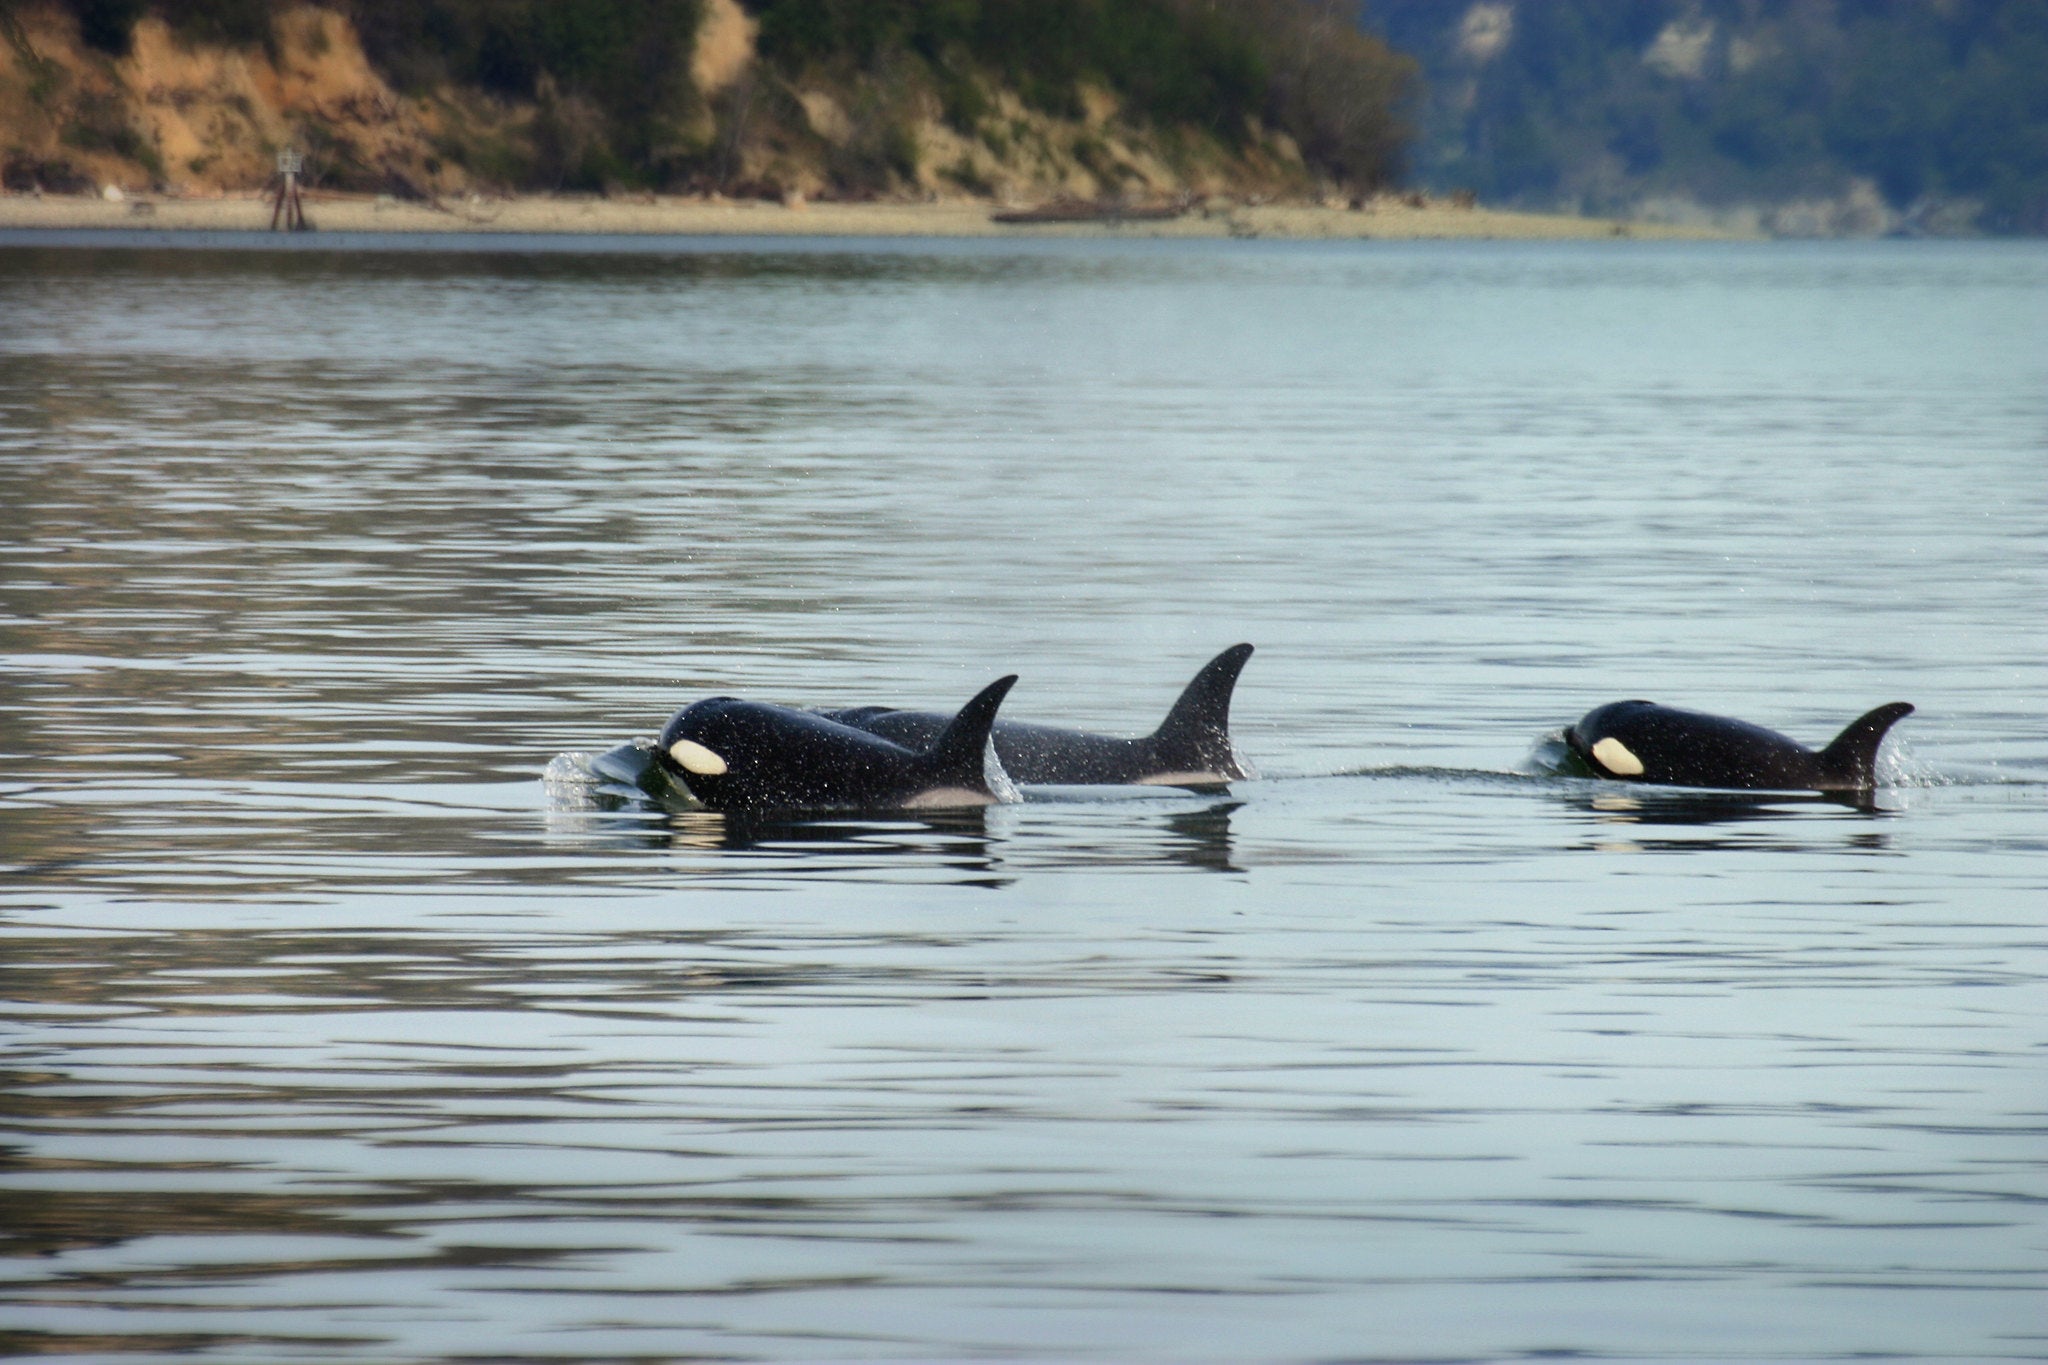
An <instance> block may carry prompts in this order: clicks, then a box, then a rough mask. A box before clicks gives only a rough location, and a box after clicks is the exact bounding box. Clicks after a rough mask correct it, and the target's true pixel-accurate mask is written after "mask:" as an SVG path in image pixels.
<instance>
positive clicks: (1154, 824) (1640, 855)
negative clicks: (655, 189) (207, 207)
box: [0, 234, 2048, 1362]
mask: <svg viewBox="0 0 2048 1365" xmlns="http://www.w3.org/2000/svg"><path fill="white" fill-rule="evenodd" d="M164 240H166V239H153V238H150V237H147V236H140V235H138V236H131V237H121V238H90V237H83V236H80V237H71V238H59V239H49V238H38V237H34V236H30V235H25V234H15V235H12V236H9V237H7V238H5V239H4V241H0V1002H4V1003H0V1011H4V1013H0V1354H11V1355H19V1356H32V1355H37V1354H63V1355H68V1356H72V1357H74V1358H80V1359H102V1360H120V1361H129V1360H136V1361H139V1360H163V1361H170V1360H180V1361H194V1360H198V1361H389V1360H450V1361H453V1360H479V1361H480V1360H490V1361H568V1360H576V1361H592V1360H604V1361H618V1360H670V1359H685V1358H687V1359H697V1358H715V1359H732V1360H757V1359H758V1360H792V1359H802V1360H838V1359H852V1358H872V1359H927V1358H933V1357H959V1356H984V1357H1001V1356H1009V1357H1018V1358H1028V1359H1059V1360H1084V1359H1115V1360H1134V1361H1174V1360H1218V1361H1222V1360H1230V1361H1335V1360H1352V1361H1372V1360H1387V1361H1393V1360H1404V1361H1446V1362H1448V1361H1479V1360H1488V1361H1493V1360H1503V1361H1505V1360H1520V1359H1532V1358H1545V1359H1550V1358H1570V1359H1583V1360H1644V1359H1649V1360H1670V1361H1677V1360H1741V1361H1794V1360H1797V1361H1810V1360H1827V1359H1846V1358H1851V1357H1855V1358H1886V1359H1897V1360H1906V1361H1961V1360H2041V1359H2048V1292H2044V1291H2048V246H2044V245H2043V244H2041V243H1933V242H1881V243H1865V244H1844V243H1703V244H1654V243H1634V242H1610V243H1588V244H1562V245H1536V244H1487V243H1419V244H1391V243H1355V244H1297V245H1289V244H1279V243H1263V242H1221V243H1218V242H1199V243H1195V242H1189V243H1178V242H1176V243H1166V242H1145V241H1071V240H1069V241H1058V242H1017V241H992V242H972V243H943V242H862V241H841V242H822V241H820V242H746V241H728V242H714V243H691V242H687V241H676V240H669V241H661V240H647V241H636V242H630V243H623V244H622V243H616V242H612V243H606V242H599V241H574V240H569V241H554V242H539V241H510V240H491V239H468V240H465V239H440V240H438V241H432V242H428V241H394V240H389V239H382V240H380V239H355V240H351V239H346V238H341V237H335V236H329V237H315V238H313V239H311V240H309V241H307V240H295V241H293V242H291V243H290V244H289V246H288V248H273V247H272V245H271V244H270V243H267V242H264V241H262V240H261V239H257V240H255V241H253V242H252V241H250V240H228V239H222V240H218V241H214V242H212V243H211V244H205V243H204V241H203V240H202V244H201V245H197V246H195V245H193V244H192V241H193V240H194V239H185V240H186V244H185V245H183V246H178V247H175V248H173V247H170V246H167V245H165V244H164ZM1239 640H1246V641H1250V642H1252V643H1253V644H1255V645H1256V646H1257V653H1256V654H1255V655H1254V656H1253V657H1252V660H1251V662H1250V664H1249V666H1248V667H1247V668H1246V670H1245V673H1244V677H1243V681H1242V683H1241V685H1240V687H1239V690H1238V694H1237V698H1236V703H1235V709H1234V719H1235V731H1236V738H1237V743H1238V746H1239V748H1240V749H1241V750H1243V752H1244V753H1245V755H1246V756H1247V757H1248V758H1249V759H1250V760H1251V761H1252V762H1253V763H1254V764H1255V765H1256V767H1257V769H1258V772H1259V776H1257V777H1256V778H1254V779H1251V780H1245V781H1239V782H1235V783H1232V784H1231V785H1230V787H1229V789H1228V790H1227V791H1224V792H1185V791H1180V790H1177V789H1130V788H1114V789H1103V790H1097V791H1089V790H1084V789H1058V790H1027V792H1026V796H1027V798H1028V799H1027V800H1025V801H1024V802H1023V803H1022V804H1018V805H1009V806H1000V807H996V808H993V809H991V810H988V811H987V812H985V813H981V814H966V815H943V816H930V817H922V818H910V817H904V816H891V815H887V814H876V815H862V814H849V815H846V816H843V817H838V818H832V819H824V820H812V821H795V822H775V823H761V822H751V821H739V820H733V819H728V818H727V817H724V816H720V815H716V814H712V813H708V812H702V811H671V810H668V809H664V808H661V807H659V806H657V805H655V804H654V803H651V802H648V801H644V800H636V799H634V797H633V795H632V794H631V793H630V792H621V791H619V790H617V789H616V788H615V787H613V786H608V785H607V784H605V783H604V782H602V781H599V780H597V778H595V777H594V776H593V774H592V771H591V769H590V766H589V756H590V755H594V754H598V753H601V752H603V751H604V750H606V749H609V748H611V747H613V746H615V745H618V744H621V743H624V742H627V741H630V740H632V739H634V738H636V737H644V736H648V735H652V734H653V733H655V732H656V731H657V730H658V729H659V728H660V727H661V724H662V722H663V721H664V719H665V718H666V717H667V716H668V715H669V713H670V712H672V711H673V710H674V709H676V708H677V707H679V706H681V705H683V704H685V703H686V702H688V701H690V700H692V699H695V698H698V697H702V696H707V695H712V694H715V693H731V694H736V695H740V696H746V697H752V698H758V699H762V700H770V701H780V702H789V703H796V704H804V705H838V706H845V705H854V704H860V703H868V702H880V703H895V704H904V705H915V706H918V707H922V708H926V709H939V710H950V709H951V708H953V707H955V706H958V705H959V704H960V703H961V702H963V701H965V700H966V698H967V697H968V696H970V695H971V694H972V693H973V692H975V691H976V690H977V689H978V688H980V687H981V686H982V685H983V684H985V683H986V682H988V681H989V680H990V679H992V678H994V677H996V676H998V675H1000V674H1003V673H1008V672H1013V671H1014V672H1017V673H1019V674H1021V675H1022V681H1021V682H1020V683H1019V684H1018V686H1017V688H1016V690H1015V691H1014V692H1013V693H1012V694H1011V697H1010V699H1009V701H1008V702H1007V703H1006V713H1007V714H1010V715H1012V716H1014V717H1016V718H1019V719H1029V720H1039V721H1049V722H1055V723H1061V724H1068V725H1074V726H1082V727H1087V728H1092V729H1099V730H1104V731H1109V732H1116V733H1136V732H1140V731H1144V730H1149V729H1150V728H1151V727H1152V726H1153V725H1155V724H1156V723H1157V722H1158V720H1159V718H1160V717H1161V716H1162V715H1163V714H1164V712H1165V709H1166V707H1167V705H1168V704H1169V703H1170V702H1171V700H1172V699H1173V697H1174V695H1175V693H1176V692H1177V691H1178V689H1179V688H1180V687H1181V685H1182V684H1183V683H1184V682H1185V681H1186V680H1187V678H1188V677H1189V675H1190V674H1192V672H1193V671H1194V669H1195V668H1196V667H1197V666H1198V665H1199V664H1200V663H1201V662H1202V661H1203V660H1205V659H1207V658H1208V657H1209V656H1211V655H1212V654H1214V653H1215V652H1216V651H1217V650H1219V649H1221V648H1223V647H1224V646H1226V645H1229V644H1231V643H1233V642H1235V641H1239ZM1624 697H1648V698H1652V699H1655V700H1659V701H1663V702H1667V703H1670V704H1674V705H1679V706H1686V707H1690V708H1693V709H1699V710H1706V711H1713V712H1719V713H1725V714H1730V715H1736V716H1740V717H1743V718H1745V719H1748V720H1751V721H1754V722H1757V723H1761V724H1765V725H1769V726H1771V727H1773V728H1776V729H1780V730H1783V731H1785V732H1787V733H1789V734H1791V735H1793V736H1794V737H1796V738H1798V739H1800V740H1802V741H1804V742H1806V743H1809V744H1820V743H1823V742H1825V741H1826V740H1827V739H1829V738H1830V737H1832V736H1833V734H1834V733H1835V731H1836V730H1837V729H1839V728H1840V727H1841V726H1842V725H1843V724H1845V723H1846V722H1847V721H1848V720H1849V719H1850V718H1851V717H1853V716H1855V715H1856V714H1858V713H1860V712H1862V711H1864V710H1865V709H1867V708H1869V707H1871V706H1875V705H1877V704H1878V703H1881V702H1886V701H1892V700H1906V701H1911V702H1913V703H1915V704H1916V705H1917V707H1918V708H1919V709H1918V711H1917V713H1916V714H1915V715H1913V716H1912V717H1910V718H1909V719H1908V720H1906V721H1905V722H1903V723H1902V724H1901V725H1900V726H1899V728H1898V730H1897V731H1896V732H1895V738H1894V739H1893V740H1892V741H1891V743H1890V745H1889V746H1888V748H1887V751H1886V755H1885V760H1884V778H1885V786H1884V787H1883V788H1882V789H1881V790H1880V791H1879V792H1878V793H1877V799H1876V801H1875V803H1874V806H1875V808H1873V809H1863V808H1857V807H1856V806H1854V805H1851V804H1844V803H1838V802H1829V801H1821V800H1814V799H1807V798H1799V797H1794V796H1775V797H1749V798H1734V797H1729V796H1726V795H1721V796H1715V795H1708V794H1701V793H1685V792H1678V791H1671V790H1656V789H1647V788H1642V787H1632V786H1628V785H1625V784H1617V783H1606V782H1596V781H1590V780H1582V779H1577V778H1571V777H1564V776H1556V775H1552V774H1550V773H1548V772H1546V771H1545V770H1544V768H1545V756H1546V753H1548V752H1551V751H1553V750H1554V745H1552V744H1550V743H1548V740H1549V737H1552V736H1554V735H1555V734H1556V732H1557V731H1558V730H1559V728H1560V727H1562V726H1564V725H1566V724H1568V723H1569V722H1571V721H1572V720H1574V719H1576V718H1577V717H1578V716H1579V715H1581V714H1582V713H1584V712H1585V711H1587V710H1588V709H1590V708H1591V707H1593V706H1595V705H1598V704H1600V703H1603V702H1607V701H1612V700H1616V699H1619V698H1624Z"/></svg>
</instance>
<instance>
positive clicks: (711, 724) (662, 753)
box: [654, 697, 749, 807]
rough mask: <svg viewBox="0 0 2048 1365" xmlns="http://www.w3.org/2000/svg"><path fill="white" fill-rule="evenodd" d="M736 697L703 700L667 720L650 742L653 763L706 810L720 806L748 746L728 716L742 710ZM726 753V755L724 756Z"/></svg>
mask: <svg viewBox="0 0 2048 1365" xmlns="http://www.w3.org/2000/svg"><path fill="white" fill-rule="evenodd" d="M745 705H746V703H744V702H742V701H740V700H739V698H737V697H706V698H705V699H704V700H702V701H698V702H692V703H691V704H690V705H688V706H686V707H684V708H683V709H682V710H680V711H678V712H676V713H675V714H674V715H673V716H670V717H669V718H668V724H666V725H664V726H662V727H661V735H660V737H659V738H657V739H656V740H655V741H654V761H655V763H656V765H657V766H659V767H660V769H661V770H662V771H663V772H664V773H666V774H668V776H669V777H670V778H671V779H673V780H674V781H676V782H678V783H680V784H681V785H682V787H683V789H684V790H685V791H687V792H689V793H690V795H692V796H694V797H696V798H697V799H698V800H699V801H702V802H703V803H704V804H705V805H707V806H714V807H715V806H717V805H719V804H720V802H719V800H718V797H719V793H720V791H721V789H722V788H724V787H725V786H726V785H728V784H729V783H730V782H731V780H732V770H733V763H734V760H735V759H738V760H739V762H740V763H741V764H742V765H743V766H744V765H745V764H746V761H747V754H748V750H749V746H748V745H746V744H744V743H736V742H735V741H738V740H741V739H742V738H743V737H742V736H741V735H739V734H738V733H736V731H737V730H739V729H742V728H744V727H736V726H735V725H734V724H733V723H732V717H731V715H730V714H729V713H730V712H731V711H732V709H733V708H736V707H742V706H745ZM726 751H730V754H728V752H726Z"/></svg>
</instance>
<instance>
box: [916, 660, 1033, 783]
mask: <svg viewBox="0 0 2048 1365" xmlns="http://www.w3.org/2000/svg"><path fill="white" fill-rule="evenodd" d="M1016 683H1017V675H1016V674H1015V673H1011V674H1009V675H1008V676H1006V677H1001V678H997V679H996V680H995V681H994V682H992V683H990V684H989V685H988V686H987V687H984V688H982V689H981V691H979V692H977V693H975V694H974V699H973V700H972V701H970V702H968V703H967V705H965V706H963V707H961V708H960V710H959V713H958V714H956V715H955V716H954V717H953V719H952V720H951V721H949V722H947V724H946V728H945V729H943V730H941V731H940V732H939V737H938V738H937V739H935V740H933V741H932V747H931V748H929V749H927V750H925V751H924V761H925V764H926V766H927V768H928V769H929V770H930V774H931V777H932V780H933V781H935V782H943V783H946V784H949V785H957V786H961V787H965V788H967V789H968V790H969V791H978V792H986V791H989V790H990V787H989V783H988V774H987V770H986V769H985V768H984V766H983V756H984V755H985V754H987V753H988V734H989V730H990V729H991V728H993V727H994V725H995V723H996V709H997V708H998V707H1000V706H1001V705H1002V704H1003V698H1004V697H1006V696H1008V695H1009V692H1010V689H1011V688H1012V687H1014V686H1016Z"/></svg>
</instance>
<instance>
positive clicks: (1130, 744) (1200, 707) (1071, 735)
mask: <svg viewBox="0 0 2048 1365" xmlns="http://www.w3.org/2000/svg"><path fill="white" fill-rule="evenodd" d="M1251 656H1252V647H1251V646H1250V645H1232V646H1231V647H1230V648H1229V649H1226V650H1224V651H1223V652H1222V653H1221V654H1218V655H1217V656H1216V657H1215V658H1213V659H1211V660H1210V661H1209V662H1208V663H1206V664H1204V665H1203V666H1202V669H1201V671H1200V672H1198V673H1196V674H1195V676H1194V679H1193V680H1192V681H1191V682H1189V683H1188V685H1187V687H1186V688H1185V689H1183V690H1182V692H1181V694H1180V700H1178V701H1176V702H1175V703H1174V704H1173V709H1172V710H1170V711H1168V712H1167V713H1166V719H1165V720H1164V721H1163V722H1161V724H1160V726H1159V728H1158V729H1157V730H1154V731H1153V732H1152V733H1151V734H1149V735H1141V736H1139V737H1137V738H1135V739H1118V738H1116V737H1115V736H1112V735H1093V734H1089V733H1087V732H1086V731H1082V730H1062V729H1059V728H1057V727H1055V726H1051V725H1030V724H1026V723H1025V722H1023V721H1014V720H999V721H997V722H996V723H995V742H996V756H997V757H998V758H1000V759H1001V760H1002V764H1003V770H1004V771H1005V772H1007V773H1008V774H1009V775H1010V776H1011V778H1013V779H1014V780H1016V781H1018V782H1030V783H1034V784H1048V785H1050V784H1059V785H1067V784H1072V785H1076V786H1082V785H1098V784H1103V783H1134V784H1142V785H1150V786H1166V787H1213V786H1217V785H1220V784H1222V783H1225V782H1229V781H1231V780H1232V779H1234V778H1240V777H1249V776H1250V775H1251V773H1250V770H1249V769H1248V768H1246V767H1245V765H1244V762H1243V760H1241V759H1240V758H1238V756H1237V751H1236V750H1235V749H1234V748H1232V747H1231V743H1230V696H1231V693H1232V692H1233V691H1234V690H1235V689H1236V687H1237V675H1238V674H1239V673H1240V672H1242V671H1243V669H1244V665H1245V660H1247V659H1249V658H1251ZM817 714H819V715H821V716H824V717H826V718H827V719H830V720H834V721H837V722H839V723H840V724H841V725H851V726H853V727H854V728H856V729H860V730H866V731H868V732H870V733H871V734H877V735H881V736H882V737H883V738H885V739H892V740H895V741H896V742H897V743H898V744H902V745H905V746H907V747H909V748H913V749H917V748H923V747H924V746H925V745H927V744H930V743H931V742H932V740H933V739H934V738H936V737H937V735H938V734H939V732H940V731H941V730H942V729H944V728H945V725H946V717H944V716H942V715H938V714H936V713H934V712H930V711H900V710H897V709H896V708H894V707H890V706H851V707H846V708H843V709H840V710H828V711H820V712H818V713H817Z"/></svg>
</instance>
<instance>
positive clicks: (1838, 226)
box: [1365, 0, 2048, 234]
mask: <svg viewBox="0 0 2048 1365" xmlns="http://www.w3.org/2000/svg"><path fill="white" fill-rule="evenodd" d="M1365 23H1366V25H1367V27H1368V28H1369V29H1370V30H1371V31H1373V32H1375V33H1377V34H1379V35H1380V36H1382V37H1383V38H1384V39H1385V40H1386V41H1387V42H1388V43H1389V44H1390V45H1391V46H1393V47H1395V48H1397V49H1399V50H1401V51H1404V52H1408V53H1412V54H1413V55H1415V56H1416V57H1417V58H1418V59H1419V60H1420V61H1421V63H1422V66H1423V70H1424V78H1425V81H1426V84H1427V86H1428V96H1427V98H1426V101H1425V103H1424V105H1423V107H1422V109H1421V111H1420V123H1421V130H1420V136H1419V138H1418V140H1417V143H1416V145H1415V147H1414V148H1413V157H1414V170H1415V173H1416V175H1417V176H1418V178H1419V179H1420V180H1421V181H1423V182H1424V183H1426V184H1428V185H1431V186H1433V187H1439V188H1443V189H1450V188H1454V187H1464V188H1470V189H1472V190H1475V191H1477V192H1478V194H1479V195H1480V196H1481V197H1482V198H1484V199H1487V200H1488V201H1490V202H1496V203H1502V204H1515V205H1519V206H1523V207H1531V208H1559V207H1562V208H1569V209H1576V210H1580V211H1585V212H1592V213H1614V214H1619V215H1624V216H1627V215H1632V214H1633V215H1647V216H1653V217H1654V216H1662V217H1685V216H1688V215H1693V216H1699V215H1718V216H1721V217H1722V218H1724V219H1728V220H1743V219H1747V220H1749V221H1754V222H1756V223H1758V224H1759V225H1761V226H1763V227H1765V228H1767V229H1771V230H1776V231H1780V232H1793V233H1815V234H1825V233H1837V232H1850V233H1854V232H1882V231H1901V230H1902V231H1914V230H1925V231H1967V230H1971V229H1976V230H1984V231H1995V232H2036V233H2038V232H2043V231H2048V0H1369V3H1368V5H1367V9H1366V19H1365Z"/></svg>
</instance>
